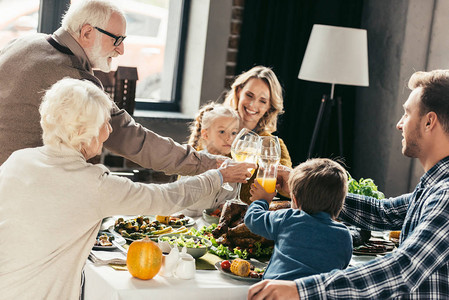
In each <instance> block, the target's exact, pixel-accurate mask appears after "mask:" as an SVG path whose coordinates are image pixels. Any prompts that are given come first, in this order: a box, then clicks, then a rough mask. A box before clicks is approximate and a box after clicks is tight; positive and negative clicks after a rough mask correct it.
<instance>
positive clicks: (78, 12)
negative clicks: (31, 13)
mask: <svg viewBox="0 0 449 300" xmlns="http://www.w3.org/2000/svg"><path fill="white" fill-rule="evenodd" d="M113 13H117V14H119V15H120V16H122V17H123V19H124V18H125V13H124V12H123V10H122V9H121V8H120V7H118V6H117V5H115V4H114V3H113V2H112V1H108V0H78V1H77V2H75V3H74V4H72V5H70V7H69V9H68V10H67V11H66V13H65V15H64V17H63V19H62V22H61V26H62V28H63V29H64V30H66V31H68V32H69V33H70V34H72V35H74V36H76V37H79V36H80V33H81V28H82V27H83V26H84V25H85V24H90V25H91V26H93V27H99V28H103V29H104V28H105V27H106V26H107V25H108V22H109V19H110V17H111V15H112V14H113Z"/></svg>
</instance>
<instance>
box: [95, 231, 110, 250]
mask: <svg viewBox="0 0 449 300" xmlns="http://www.w3.org/2000/svg"><path fill="white" fill-rule="evenodd" d="M113 240H114V236H112V235H110V236H109V235H107V234H106V233H102V234H98V236H97V239H96V241H95V246H100V247H111V246H112V241H113Z"/></svg>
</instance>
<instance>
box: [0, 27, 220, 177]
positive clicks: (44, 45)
mask: <svg viewBox="0 0 449 300" xmlns="http://www.w3.org/2000/svg"><path fill="white" fill-rule="evenodd" d="M64 77H71V78H75V79H87V80H90V81H92V82H94V83H96V84H97V85H99V86H101V83H100V82H99V80H98V79H97V78H96V77H95V76H94V75H93V73H92V69H91V67H90V64H89V61H88V59H87V56H86V54H85V52H84V50H83V48H81V46H80V45H79V44H78V43H77V42H76V40H75V39H73V37H72V36H71V35H70V34H68V33H67V32H65V31H64V30H62V29H59V30H58V31H56V32H55V35H53V36H49V35H45V34H32V35H28V36H25V37H22V38H19V39H17V40H15V41H13V42H12V43H10V44H8V45H7V46H6V47H5V48H3V49H2V50H0V164H2V163H3V162H4V161H5V160H6V159H7V158H8V157H9V155H10V154H11V153H12V152H13V151H15V150H18V149H22V148H28V147H36V146H41V145H42V140H41V134H42V130H41V127H40V124H39V121H40V115H39V111H38V108H39V105H40V103H41V98H42V96H43V93H44V91H45V90H47V89H48V88H50V86H51V85H53V84H54V83H55V82H57V81H58V80H60V79H62V78H64ZM111 124H112V127H113V132H112V134H111V136H110V137H109V139H108V140H107V142H106V143H105V146H106V147H107V148H108V149H109V150H111V151H112V152H114V153H116V154H120V155H123V156H125V157H127V158H128V159H130V160H132V161H134V162H137V163H139V164H140V165H141V166H143V167H146V168H151V169H155V170H160V171H164V172H166V173H168V174H173V173H178V174H184V175H193V174H198V173H201V172H203V171H205V170H207V169H209V168H215V167H216V161H215V159H210V158H209V157H208V156H207V155H202V154H199V153H198V152H196V151H195V150H193V148H191V147H190V146H181V145H179V144H177V143H176V142H174V141H173V140H172V139H169V138H165V137H161V136H159V135H157V134H155V133H154V132H152V131H150V130H148V129H146V128H144V127H142V126H141V125H139V124H136V123H135V122H134V120H133V119H132V117H131V116H130V115H129V114H128V113H127V112H126V111H125V110H119V109H118V108H117V107H114V109H113V111H112V119H111Z"/></svg>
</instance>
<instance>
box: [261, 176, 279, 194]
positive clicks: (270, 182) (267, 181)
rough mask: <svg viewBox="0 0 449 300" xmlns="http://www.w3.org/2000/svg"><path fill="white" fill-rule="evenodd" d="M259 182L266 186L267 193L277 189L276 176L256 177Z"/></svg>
mask: <svg viewBox="0 0 449 300" xmlns="http://www.w3.org/2000/svg"><path fill="white" fill-rule="evenodd" d="M256 179H257V182H259V184H260V185H261V186H262V187H263V188H264V190H265V192H267V193H274V191H275V190H276V178H256Z"/></svg>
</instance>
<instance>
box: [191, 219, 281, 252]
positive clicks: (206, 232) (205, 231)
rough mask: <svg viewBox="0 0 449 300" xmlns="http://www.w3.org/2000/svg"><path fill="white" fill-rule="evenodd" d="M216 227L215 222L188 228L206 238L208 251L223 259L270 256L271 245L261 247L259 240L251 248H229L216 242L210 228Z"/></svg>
mask: <svg viewBox="0 0 449 300" xmlns="http://www.w3.org/2000/svg"><path fill="white" fill-rule="evenodd" d="M215 228H217V224H212V225H210V226H203V227H202V228H200V229H198V230H196V229H195V228H192V229H190V234H191V235H195V236H198V237H202V238H205V239H208V240H209V241H211V242H212V246H211V247H210V248H209V252H210V253H212V254H215V255H217V256H220V257H221V258H225V259H235V258H241V259H248V258H249V257H254V258H261V257H270V256H271V254H272V253H273V247H265V248H264V247H262V245H261V243H260V242H256V243H254V248H252V249H249V250H247V249H240V248H238V247H236V248H233V249H230V248H229V247H227V246H225V245H220V244H218V243H217V241H216V240H215V238H214V237H213V236H212V234H211V233H212V230H214V229H215Z"/></svg>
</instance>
